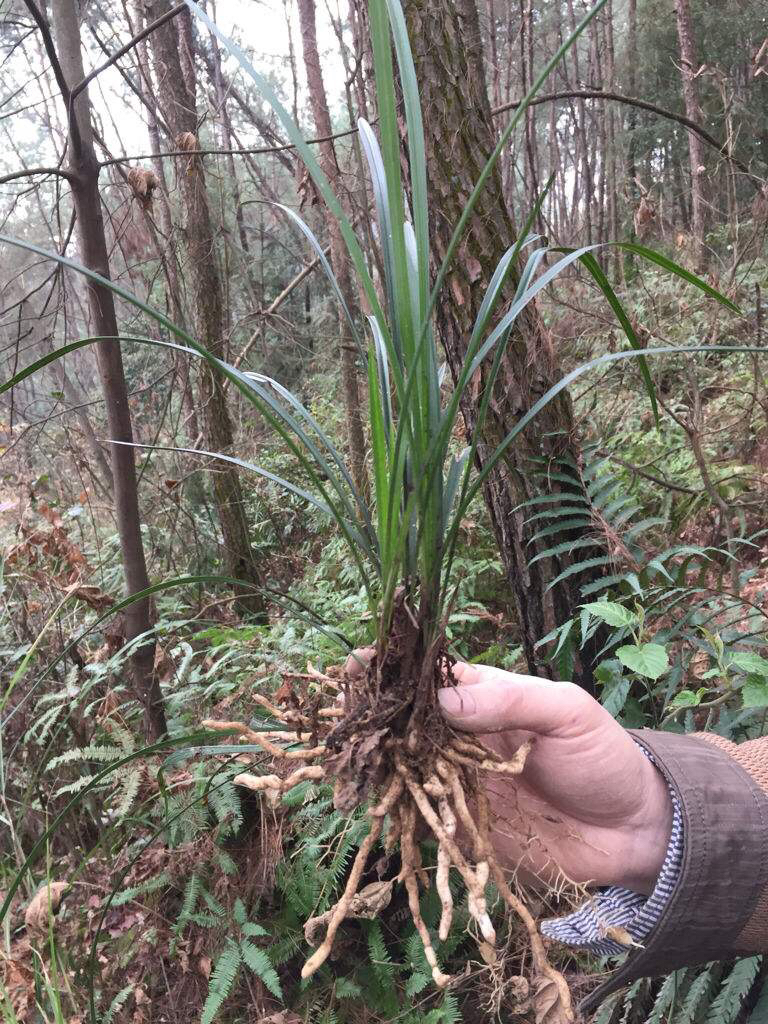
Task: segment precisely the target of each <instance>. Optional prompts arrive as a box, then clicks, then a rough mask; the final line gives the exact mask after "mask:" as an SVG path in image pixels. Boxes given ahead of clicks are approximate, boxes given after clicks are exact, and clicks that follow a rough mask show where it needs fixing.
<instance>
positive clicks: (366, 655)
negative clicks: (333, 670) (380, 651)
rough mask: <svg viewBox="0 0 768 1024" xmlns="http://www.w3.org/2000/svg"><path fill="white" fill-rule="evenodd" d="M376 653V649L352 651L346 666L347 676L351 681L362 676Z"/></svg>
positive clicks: (367, 648) (360, 648) (362, 648)
mask: <svg viewBox="0 0 768 1024" xmlns="http://www.w3.org/2000/svg"><path fill="white" fill-rule="evenodd" d="M375 653H376V648H375V647H358V648H357V649H356V650H354V651H352V653H351V654H350V656H349V657H348V658H347V661H346V664H345V665H344V671H345V672H346V674H347V676H348V677H349V678H350V679H355V678H356V677H357V676H361V675H362V674H363V673H364V672H365V670H366V669H367V668H368V665H369V664H370V662H371V659H372V658H373V656H374V654H375Z"/></svg>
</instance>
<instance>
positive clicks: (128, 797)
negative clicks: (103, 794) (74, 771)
mask: <svg viewBox="0 0 768 1024" xmlns="http://www.w3.org/2000/svg"><path fill="white" fill-rule="evenodd" d="M102 728H103V730H104V732H106V733H107V735H108V736H109V738H110V739H111V740H113V741H114V742H112V743H109V744H97V743H91V744H89V746H87V747H71V748H70V749H69V750H67V751H65V752H64V753H63V754H59V755H58V756H57V757H54V758H52V759H51V760H50V761H49V762H48V765H47V770H48V771H49V772H53V771H56V770H57V769H60V768H62V767H64V766H66V765H71V764H83V763H84V764H87V765H88V766H89V768H90V766H91V765H97V766H102V765H109V764H112V763H113V762H115V761H121V760H122V759H123V758H125V757H128V756H129V755H131V754H133V753H134V752H135V740H134V738H133V735H132V734H131V732H130V731H129V730H128V729H126V728H124V727H123V726H122V725H120V724H119V723H118V722H115V721H112V720H110V719H107V720H105V721H104V722H103V723H102ZM101 770H102V768H101V767H98V768H96V770H87V771H86V772H85V773H83V774H81V775H80V776H78V778H77V779H75V781H74V782H68V783H64V784H62V785H60V786H59V787H58V788H57V789H56V790H55V791H54V796H65V795H72V794H74V793H78V792H80V791H81V790H83V789H85V788H86V787H87V786H89V785H90V784H91V783H92V782H94V780H95V779H96V776H97V775H98V774H99V772H100V771H101ZM145 771H146V764H145V763H144V762H142V761H141V760H137V761H134V762H133V763H132V764H130V765H129V766H128V767H127V770H126V771H125V772H123V773H122V774H121V775H119V776H117V777H116V778H114V779H111V778H106V779H104V781H103V782H102V783H101V787H100V788H101V789H103V790H105V791H107V790H111V791H112V794H113V797H114V798H115V800H116V802H115V804H114V807H113V812H112V813H113V814H114V816H115V817H116V818H118V819H119V818H124V817H125V816H126V815H127V814H128V812H129V811H130V809H131V807H132V806H133V804H134V803H135V801H136V797H137V796H138V793H139V787H140V786H141V781H142V779H143V777H144V773H145Z"/></svg>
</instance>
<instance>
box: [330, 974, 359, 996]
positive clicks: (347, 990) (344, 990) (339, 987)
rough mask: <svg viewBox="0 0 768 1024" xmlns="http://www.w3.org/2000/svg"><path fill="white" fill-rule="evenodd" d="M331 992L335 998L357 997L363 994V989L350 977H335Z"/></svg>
mask: <svg viewBox="0 0 768 1024" xmlns="http://www.w3.org/2000/svg"><path fill="white" fill-rule="evenodd" d="M333 994H334V995H335V996H336V998H337V999H359V998H360V997H361V996H362V995H363V990H362V989H361V988H360V986H359V985H358V984H357V982H356V981H353V980H352V979H351V978H337V979H336V984H335V985H334V989H333Z"/></svg>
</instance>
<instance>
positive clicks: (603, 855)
mask: <svg viewBox="0 0 768 1024" xmlns="http://www.w3.org/2000/svg"><path fill="white" fill-rule="evenodd" d="M455 675H456V678H457V681H458V683H459V685H458V686H457V687H446V688H445V689H444V690H442V691H441V703H442V706H443V709H444V712H445V714H446V717H447V718H448V721H449V722H450V723H451V724H452V725H453V726H454V727H455V728H457V729H461V730H463V731H468V732H473V733H477V734H480V735H482V736H483V738H484V740H485V741H486V742H487V743H490V744H491V745H492V746H494V748H495V749H497V750H500V751H502V752H511V751H512V750H513V749H515V748H516V746H517V745H519V743H520V742H521V741H522V739H524V738H526V737H528V736H531V735H533V737H534V744H533V748H532V750H531V753H530V755H529V760H528V763H527V764H526V768H525V771H524V772H523V774H522V776H521V777H520V778H519V780H517V781H515V782H507V781H505V782H504V783H502V784H499V783H497V782H495V781H494V782H493V783H490V784H489V786H490V789H491V798H492V801H493V804H494V808H495V809H496V811H497V814H499V815H500V818H499V820H501V818H509V817H510V809H513V811H514V815H516V816H517V827H516V828H514V829H513V828H510V827H509V826H506V827H505V826H503V825H499V827H497V838H496V843H497V850H498V852H499V853H500V854H502V855H503V856H504V858H505V860H506V862H507V866H508V867H509V868H514V867H515V859H516V858H517V863H519V864H522V865H523V866H524V867H528V868H529V869H532V870H537V869H539V870H541V869H543V873H545V874H546V871H547V869H548V865H549V863H550V862H551V861H554V860H558V861H559V863H560V866H561V867H562V868H563V870H564V871H565V872H566V873H567V874H569V875H570V876H571V877H572V878H574V880H577V881H580V882H586V881H587V880H588V879H591V881H593V883H594V884H597V885H622V886H626V888H627V889H634V890H635V891H638V892H644V893H647V892H649V891H650V887H651V886H652V884H653V880H654V877H655V876H654V874H653V872H654V870H655V871H656V873H657V874H658V871H659V869H660V867H661V864H662V862H663V860H664V857H665V851H666V849H667V846H668V841H669V835H670V831H671V822H672V818H673V814H674V807H673V802H672V799H671V796H670V791H671V793H672V794H674V796H675V799H676V800H677V801H678V803H679V806H680V814H681V817H682V828H683V838H684V842H683V850H682V856H681V863H680V868H679V875H678V877H677V880H676V883H675V886H674V890H673V891H672V893H671V895H670V897H669V899H668V901H667V902H666V904H665V905H664V907H663V909H662V910H661V913H660V916H659V919H658V922H657V924H656V926H655V928H654V929H653V931H652V933H651V934H650V935H649V936H648V938H647V939H646V940H645V942H644V948H642V949H633V950H632V951H631V953H630V955H629V957H628V958H627V961H626V962H625V964H624V965H623V966H622V967H621V968H620V969H619V970H618V971H617V972H616V973H615V974H614V975H613V976H612V978H611V979H610V981H609V983H608V985H607V986H602V987H601V989H599V990H598V993H597V994H596V996H597V997H599V998H604V996H605V995H607V994H608V993H609V992H610V991H613V990H615V989H616V988H619V987H620V986H621V985H624V984H626V983H627V982H629V981H632V980H634V979H635V978H638V977H641V976H644V975H657V974H664V973H668V972H669V971H671V970H673V969H675V968H677V967H682V966H686V965H690V964H695V963H701V962H705V961H708V960H715V959H723V958H725V957H729V956H734V955H738V954H741V953H745V954H746V953H751V952H758V951H764V950H768V796H767V795H766V789H768V739H765V740H753V741H750V742H749V743H745V744H741V745H738V746H737V745H736V744H732V743H729V742H728V741H726V740H723V739H721V738H720V737H716V736H712V735H711V734H706V735H687V736H683V735H678V734H674V733H668V732H656V731H651V730H640V731H638V732H633V733H629V732H626V731H625V730H623V729H622V728H621V727H620V726H619V725H618V723H616V722H615V721H614V719H613V718H612V717H611V716H610V715H609V714H608V713H607V712H606V711H605V710H604V709H603V708H601V707H600V705H599V704H597V702H595V701H593V700H592V698H590V697H589V696H588V695H587V694H585V693H583V691H580V690H578V688H577V687H574V686H573V685H572V684H568V683H549V682H546V681H542V680H537V679H533V678H531V677H529V676H521V675H515V674H511V673H505V672H502V671H500V670H497V669H487V668H482V667H480V666H461V665H459V666H456V668H455ZM641 747H642V748H643V749H644V750H645V751H646V752H647V753H648V754H650V755H651V757H652V759H653V763H651V761H650V759H649V758H647V757H646V756H645V755H644V754H643V752H642V750H641V749H640V748H641ZM654 765H655V767H654ZM633 829H634V835H635V841H634V842H633V841H632V835H633ZM520 835H523V836H525V837H526V839H525V841H524V842H523V843H521V842H520V840H519V838H518V837H519V836H520ZM542 850H544V851H545V852H543V853H542ZM521 855H522V856H521ZM592 1005H594V1002H593V1003H592Z"/></svg>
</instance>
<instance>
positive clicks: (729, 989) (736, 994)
mask: <svg viewBox="0 0 768 1024" xmlns="http://www.w3.org/2000/svg"><path fill="white" fill-rule="evenodd" d="M762 959H763V958H762V957H760V956H750V957H747V958H746V959H744V960H737V962H736V964H735V965H734V967H733V970H732V971H731V972H730V974H729V975H728V977H727V978H726V980H725V982H724V983H723V987H722V988H721V989H720V992H719V993H718V995H717V997H716V999H715V1000H714V1002H713V1003H712V1005H711V1006H710V1008H709V1013H708V1014H707V1024H733V1022H734V1021H735V1020H736V1018H737V1017H738V1015H739V1011H740V1010H741V1008H742V1006H743V1004H744V999H745V998H746V996H747V993H748V992H749V990H750V989H751V988H752V985H753V983H754V980H755V978H756V977H757V973H758V971H759V970H760V964H761V963H762Z"/></svg>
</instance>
